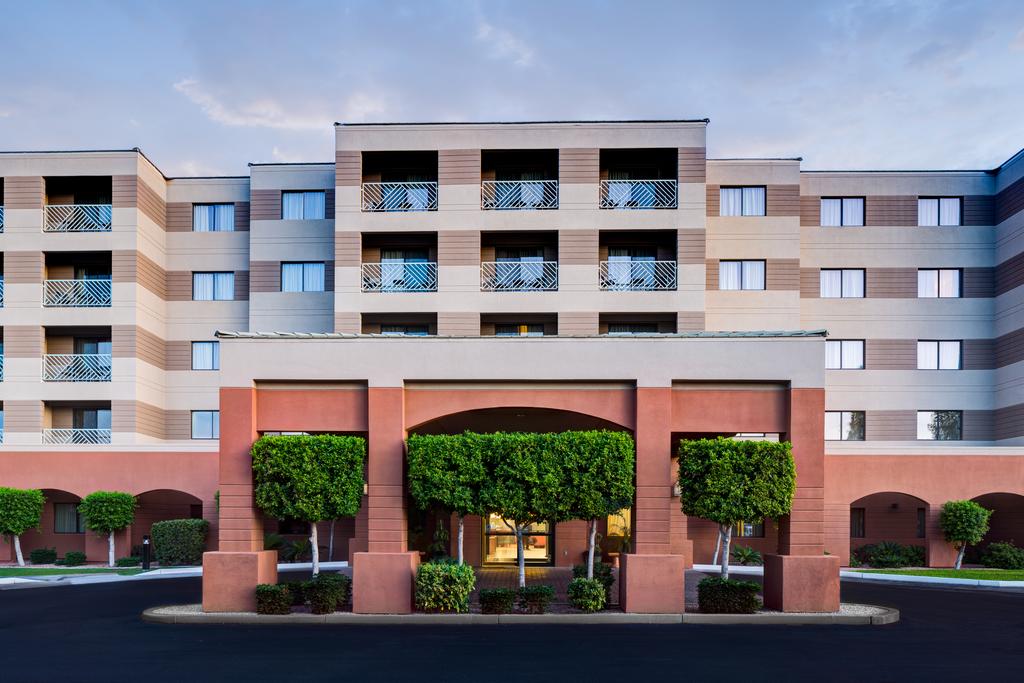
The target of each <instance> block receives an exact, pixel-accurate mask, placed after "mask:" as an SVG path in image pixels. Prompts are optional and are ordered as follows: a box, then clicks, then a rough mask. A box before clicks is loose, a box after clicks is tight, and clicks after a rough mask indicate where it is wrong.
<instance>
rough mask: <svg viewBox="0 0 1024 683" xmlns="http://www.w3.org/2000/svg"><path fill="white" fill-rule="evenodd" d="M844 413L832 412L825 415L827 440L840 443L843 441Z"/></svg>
mask: <svg viewBox="0 0 1024 683" xmlns="http://www.w3.org/2000/svg"><path fill="white" fill-rule="evenodd" d="M842 419H843V417H842V413H840V412H838V411H835V410H830V411H826V413H825V440H826V441H839V440H840V439H842V434H843V428H842Z"/></svg>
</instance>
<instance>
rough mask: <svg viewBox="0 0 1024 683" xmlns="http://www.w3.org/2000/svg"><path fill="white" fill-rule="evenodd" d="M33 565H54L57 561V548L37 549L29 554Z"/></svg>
mask: <svg viewBox="0 0 1024 683" xmlns="http://www.w3.org/2000/svg"><path fill="white" fill-rule="evenodd" d="M28 559H29V560H31V561H32V564H53V563H54V562H56V561H57V549H56V548H36V549H35V550H33V551H32V552H30V553H29V554H28Z"/></svg>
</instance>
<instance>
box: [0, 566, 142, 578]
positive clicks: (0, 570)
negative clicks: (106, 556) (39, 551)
mask: <svg viewBox="0 0 1024 683" xmlns="http://www.w3.org/2000/svg"><path fill="white" fill-rule="evenodd" d="M111 572H114V573H117V574H119V575H121V576H131V575H133V574H141V573H142V570H141V569H139V568H134V569H133V568H131V567H128V568H124V567H122V568H113V569H111V568H109V567H0V579H6V578H10V577H14V578H20V577H25V576H54V575H57V574H110V573H111Z"/></svg>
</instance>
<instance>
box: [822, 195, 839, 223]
mask: <svg viewBox="0 0 1024 683" xmlns="http://www.w3.org/2000/svg"><path fill="white" fill-rule="evenodd" d="M842 224H843V200H842V199H822V200H821V225H822V226H824V227H838V226H840V225H842Z"/></svg>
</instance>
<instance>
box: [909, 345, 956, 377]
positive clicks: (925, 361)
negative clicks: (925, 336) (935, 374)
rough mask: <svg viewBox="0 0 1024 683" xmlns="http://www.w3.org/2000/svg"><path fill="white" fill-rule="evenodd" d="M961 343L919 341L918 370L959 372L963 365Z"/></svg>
mask: <svg viewBox="0 0 1024 683" xmlns="http://www.w3.org/2000/svg"><path fill="white" fill-rule="evenodd" d="M960 351H961V342H959V341H933V340H930V339H929V340H918V342H917V369H918V370H959V369H960V368H961V367H962V363H961V358H962V355H961V352H960Z"/></svg>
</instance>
